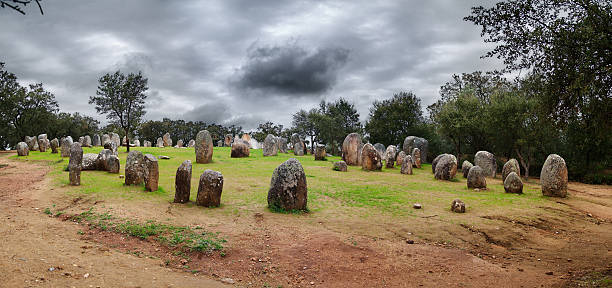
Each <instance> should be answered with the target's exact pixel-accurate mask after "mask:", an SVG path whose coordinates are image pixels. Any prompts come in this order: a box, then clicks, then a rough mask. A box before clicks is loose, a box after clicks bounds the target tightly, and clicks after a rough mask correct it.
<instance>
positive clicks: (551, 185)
mask: <svg viewBox="0 0 612 288" xmlns="http://www.w3.org/2000/svg"><path fill="white" fill-rule="evenodd" d="M540 183H541V184H542V194H543V195H544V196H550V197H566V196H567V166H566V165H565V160H564V159H563V158H562V157H561V156H559V155H557V154H550V155H548V157H547V158H546V161H545V162H544V165H543V166H542V172H541V173H540Z"/></svg>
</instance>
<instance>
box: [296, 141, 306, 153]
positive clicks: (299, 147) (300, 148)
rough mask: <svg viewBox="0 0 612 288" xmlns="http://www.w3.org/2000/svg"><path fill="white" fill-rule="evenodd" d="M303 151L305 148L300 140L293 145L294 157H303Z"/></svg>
mask: <svg viewBox="0 0 612 288" xmlns="http://www.w3.org/2000/svg"><path fill="white" fill-rule="evenodd" d="M304 150H306V146H305V145H304V142H302V140H300V141H298V142H296V143H293V154H295V155H296V156H304Z"/></svg>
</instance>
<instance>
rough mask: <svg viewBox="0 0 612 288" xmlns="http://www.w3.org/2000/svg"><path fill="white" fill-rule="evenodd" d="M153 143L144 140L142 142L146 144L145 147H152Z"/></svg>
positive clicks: (143, 144)
mask: <svg viewBox="0 0 612 288" xmlns="http://www.w3.org/2000/svg"><path fill="white" fill-rule="evenodd" d="M151 145H152V143H151V141H148V140H144V141H143V142H142V146H144V147H151Z"/></svg>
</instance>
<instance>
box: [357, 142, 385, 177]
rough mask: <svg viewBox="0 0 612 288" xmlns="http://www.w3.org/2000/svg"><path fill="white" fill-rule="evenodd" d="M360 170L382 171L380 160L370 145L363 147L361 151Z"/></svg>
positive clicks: (378, 154)
mask: <svg viewBox="0 0 612 288" xmlns="http://www.w3.org/2000/svg"><path fill="white" fill-rule="evenodd" d="M361 169H363V170H366V171H379V170H381V169H382V158H381V156H380V153H378V151H376V149H375V148H374V146H372V144H370V143H368V144H365V145H363V149H362V150H361Z"/></svg>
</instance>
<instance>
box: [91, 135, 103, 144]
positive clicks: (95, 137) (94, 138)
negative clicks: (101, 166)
mask: <svg viewBox="0 0 612 288" xmlns="http://www.w3.org/2000/svg"><path fill="white" fill-rule="evenodd" d="M93 146H95V147H98V146H102V141H101V140H100V134H94V137H93Z"/></svg>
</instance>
